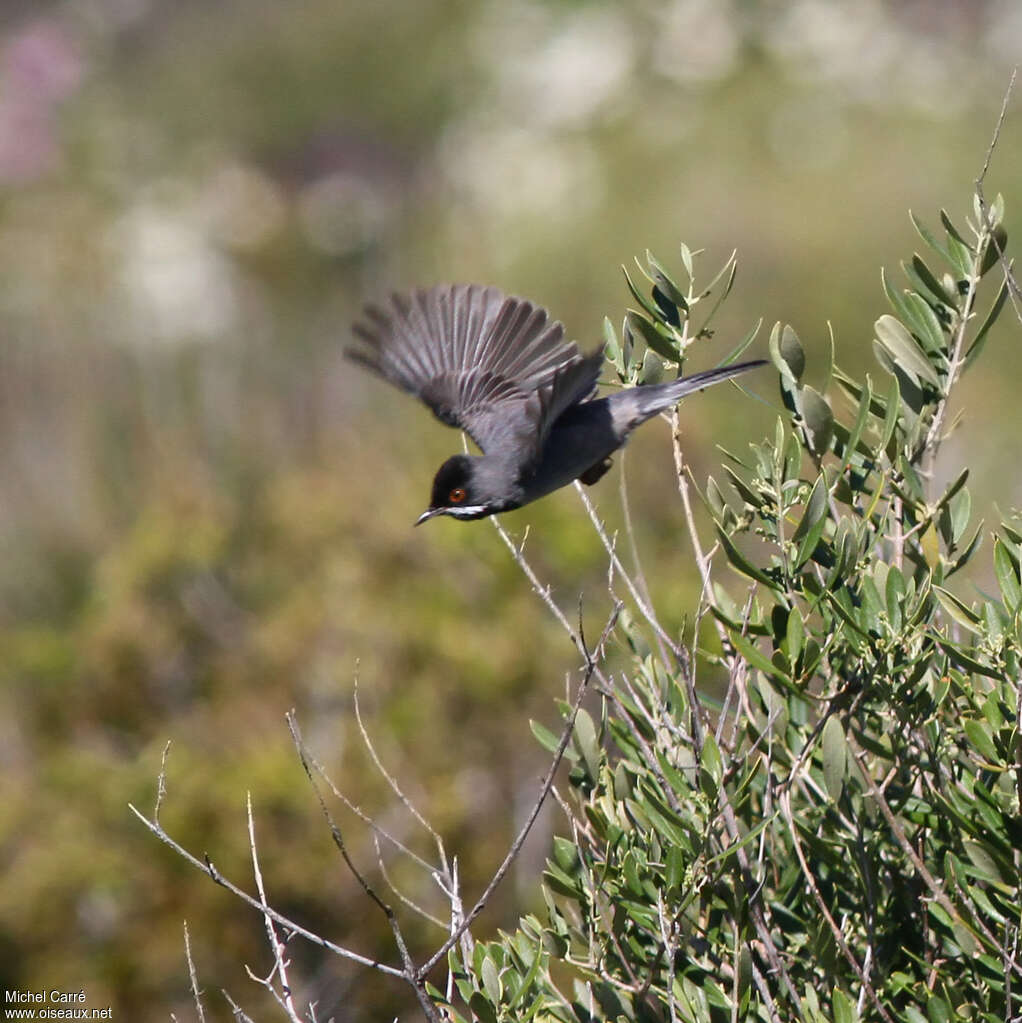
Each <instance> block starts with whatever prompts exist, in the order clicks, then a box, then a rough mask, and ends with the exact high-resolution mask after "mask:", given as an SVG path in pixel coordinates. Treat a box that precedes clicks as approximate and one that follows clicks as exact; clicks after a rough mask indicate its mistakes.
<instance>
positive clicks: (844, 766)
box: [821, 714, 848, 803]
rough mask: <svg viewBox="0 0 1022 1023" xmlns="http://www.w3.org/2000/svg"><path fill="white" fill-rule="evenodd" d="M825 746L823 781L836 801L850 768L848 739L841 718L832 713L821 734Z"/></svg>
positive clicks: (839, 796)
mask: <svg viewBox="0 0 1022 1023" xmlns="http://www.w3.org/2000/svg"><path fill="white" fill-rule="evenodd" d="M821 743H822V747H823V781H824V784H825V785H826V786H827V793H828V794H829V796H830V798H831V799H833V800H834V802H835V803H836V802H837V801H838V800H839V799H840V798H841V790H842V788H843V787H844V783H845V774H846V773H847V770H848V740H847V738H846V737H845V729H844V725H842V724H841V719H840V718H839V717H838V716H837V715H836V714H832V715H831V716H830V717H829V718H828V719H827V723H826V724H825V725H824V726H823V735H822V736H821Z"/></svg>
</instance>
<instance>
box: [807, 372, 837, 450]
mask: <svg viewBox="0 0 1022 1023" xmlns="http://www.w3.org/2000/svg"><path fill="white" fill-rule="evenodd" d="M799 404H800V408H799V411H800V412H801V413H802V420H803V422H804V423H805V428H806V440H807V441H808V443H809V449H810V450H811V451H812V452H813V454H815V455H822V454H824V452H826V451H827V450H828V449H829V448H830V441H831V438H832V437H833V436H834V413H833V412H831V410H830V405H828V404H827V399H826V398H824V397H823V395H822V394H820V392H819V391H817V390H816V389H815V388H813V387H810V386H809V385H808V384H806V386H805V387H803V388H802V389H801V390H800V391H799Z"/></svg>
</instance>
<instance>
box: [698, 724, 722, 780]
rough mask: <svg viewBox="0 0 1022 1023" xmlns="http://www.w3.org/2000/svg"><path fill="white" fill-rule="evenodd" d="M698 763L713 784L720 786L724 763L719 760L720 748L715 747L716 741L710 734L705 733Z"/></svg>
mask: <svg viewBox="0 0 1022 1023" xmlns="http://www.w3.org/2000/svg"><path fill="white" fill-rule="evenodd" d="M700 762H701V763H702V765H703V768H704V770H706V771H707V772H708V773H709V775H710V777H711V778H712V779H713V780H714V782H715V783H716V784H717V785H720V782H721V779H722V778H723V777H724V762H723V760H721V757H720V747H719V746H718V745H717V740H716V739H714V737H713V733H712V732H707V733H706V738H705V739H703V749H702V755H701V757H700Z"/></svg>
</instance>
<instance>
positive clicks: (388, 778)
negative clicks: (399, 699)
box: [354, 675, 447, 873]
mask: <svg viewBox="0 0 1022 1023" xmlns="http://www.w3.org/2000/svg"><path fill="white" fill-rule="evenodd" d="M354 703H355V719H356V720H357V721H358V730H359V732H360V733H361V734H362V741H363V742H364V743H365V747H366V749H367V750H368V751H369V755H370V756H371V757H372V758H373V763H374V764H375V765H376V770H377V771H379V772H380V775H381V777H382V778H383V780H384V781H385V782H386V783H387V785H388V786H389V787H390V791H391V792H393V793H394V795H395V796H396V797H397V798H398V800H399V801H400V802H401V805H402V806H404V808H405V809H406V810H407V811H408V812H409V813H410V814H411V815H412V816H413V817H414V818H415V819H416V820H417V821H418V822H419V824H421V825H422V827H423V828H424V829H425V830H426V831H428V832H429V834H430V836H431V837H432V838H433V841H434V842H435V843H436V848H437V856H438V857H439V859H440V865H441V869H442V870H443V871H444V872H445V873H446V872H447V854H446V852H445V851H444V843H443V840H442V839H441V838H440V835H439V834H438V833H437V831H436V829H435V828H434V827H433V825H432V824H430V823H429V821H427V820H426V818H425V817H423V815H422V814H421V813H419V811H418V810H417V809H416V807H415V805H414V804H413V803H412V801H411V800H410V799H409V798H408V797H407V796H406V795H405V794H404V792H403V791H402V789H401V786H400V785H398V783H397V780H396V779H395V778H394V776H393V775H392V774H391V773H390V772H389V771H388V770H387V769H386V768H385V767H384V766H383V761H382V760H381V759H380V757H379V755H378V754H377V752H376V747H375V746H374V745H373V742H372V740H371V739H370V738H369V732H368V731H367V730H366V726H365V723H364V722H363V720H362V708H361V707H360V705H359V702H358V676H357V675H356V676H355V686H354Z"/></svg>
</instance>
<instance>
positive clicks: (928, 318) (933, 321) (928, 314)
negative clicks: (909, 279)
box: [905, 291, 947, 355]
mask: <svg viewBox="0 0 1022 1023" xmlns="http://www.w3.org/2000/svg"><path fill="white" fill-rule="evenodd" d="M905 305H906V306H907V308H908V316H907V317H906V319H905V322H906V323H907V324H908V325H909V326H910V327H911V328H912V333H913V334H914V335H915V336H916V337H917V338H918V339H919V342H920V344H921V345H922V346H923V348H924V349H925V350H926V351H927V352H929V353H930V354H931V355H940V354H945V353H946V351H947V338H946V336H945V334H944V330H943V328H942V327H941V325H940V320H938V319H937V316H936V314H935V313H934V311H933V309H932V307H931V306H930V304H929V302H927V301H926V299H925V298H923V297H922V295H917V294H916V293H915V292H914V291H910V292H909V293H908V294H907V295H906V296H905Z"/></svg>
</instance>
